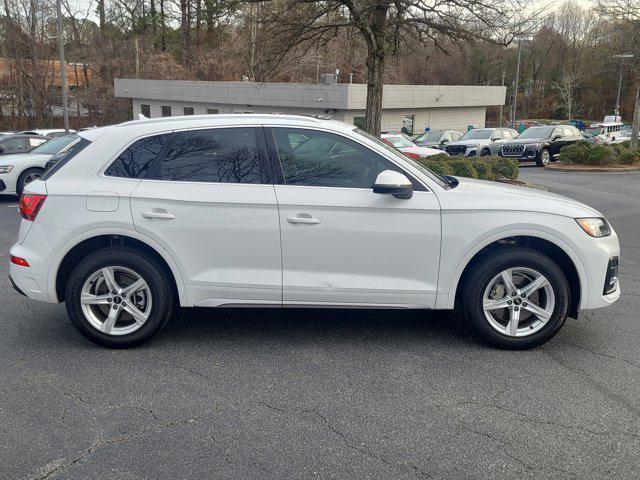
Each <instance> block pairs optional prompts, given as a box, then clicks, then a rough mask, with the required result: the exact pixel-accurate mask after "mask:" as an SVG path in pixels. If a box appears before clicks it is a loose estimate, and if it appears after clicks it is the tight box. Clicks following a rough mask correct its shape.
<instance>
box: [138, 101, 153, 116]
mask: <svg viewBox="0 0 640 480" xmlns="http://www.w3.org/2000/svg"><path fill="white" fill-rule="evenodd" d="M140 113H141V114H142V115H144V116H145V117H147V118H151V105H145V104H144V103H143V104H141V105H140Z"/></svg>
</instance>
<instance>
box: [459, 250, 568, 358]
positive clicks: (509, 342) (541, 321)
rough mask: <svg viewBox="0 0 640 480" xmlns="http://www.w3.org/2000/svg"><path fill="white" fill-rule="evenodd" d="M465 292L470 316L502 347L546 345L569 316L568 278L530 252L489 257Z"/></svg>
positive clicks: (468, 280) (469, 278) (486, 336)
mask: <svg viewBox="0 0 640 480" xmlns="http://www.w3.org/2000/svg"><path fill="white" fill-rule="evenodd" d="M463 288H464V290H463V291H462V294H463V295H464V297H463V307H464V313H465V317H466V318H467V319H468V320H469V322H470V323H471V326H472V327H473V328H474V329H475V331H476V332H477V333H478V334H479V335H480V336H481V337H482V338H483V339H484V340H486V341H487V342H489V343H491V344H492V345H495V346H497V347H501V348H508V349H525V348H532V347H535V346H538V345H541V344H543V343H545V342H547V341H548V340H550V339H551V338H552V337H553V336H554V335H555V334H556V333H558V331H559V330H560V328H562V325H563V324H564V321H565V319H566V317H567V310H568V306H569V295H570V293H569V285H568V282H567V279H566V277H565V276H564V274H563V273H562V270H561V269H560V267H559V266H558V265H557V264H556V263H555V262H553V260H551V259H550V258H549V257H547V256H546V255H544V254H542V253H540V252H538V251H536V250H532V249H529V248H523V247H508V248H501V249H498V250H496V251H494V252H492V253H491V254H489V255H486V256H484V257H483V258H482V259H481V260H479V261H478V262H477V263H476V264H475V265H474V266H473V267H472V270H471V271H470V272H469V275H468V276H467V277H466V281H465V283H464V286H463Z"/></svg>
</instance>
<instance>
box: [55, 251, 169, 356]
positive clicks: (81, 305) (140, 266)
mask: <svg viewBox="0 0 640 480" xmlns="http://www.w3.org/2000/svg"><path fill="white" fill-rule="evenodd" d="M65 300H66V304H67V312H68V314H69V318H70V319H71V321H72V323H73V324H74V325H75V327H76V328H77V329H78V330H79V331H80V333H82V334H83V335H84V336H85V337H87V338H88V339H89V340H91V341H93V342H95V343H99V344H101V345H104V346H107V347H112V348H123V347H131V346H134V345H137V344H140V343H142V342H145V341H147V340H149V339H150V338H151V337H152V336H154V335H155V334H156V333H158V331H160V329H161V328H162V327H163V326H164V325H165V324H166V323H167V321H168V320H169V318H170V317H171V312H172V311H173V309H174V302H175V295H174V291H173V288H172V287H171V283H170V281H169V279H168V278H167V274H166V273H165V272H164V271H163V269H162V268H161V267H160V266H159V265H158V264H157V262H156V261H155V260H154V259H152V258H151V257H148V256H147V255H144V254H143V253H141V252H138V251H136V250H133V249H129V248H125V247H109V248H104V249H101V250H98V251H96V252H94V253H92V254H91V255H89V256H87V257H85V258H84V259H83V260H82V261H80V263H79V264H78V265H77V266H76V268H75V269H74V270H73V272H72V273H71V276H70V278H69V281H68V283H67V288H66V295H65Z"/></svg>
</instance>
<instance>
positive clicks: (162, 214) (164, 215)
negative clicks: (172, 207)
mask: <svg viewBox="0 0 640 480" xmlns="http://www.w3.org/2000/svg"><path fill="white" fill-rule="evenodd" d="M142 216H143V217H144V218H157V219H159V220H173V219H174V218H176V214H175V213H171V212H168V211H166V210H165V209H164V208H152V209H151V210H145V211H144V212H142Z"/></svg>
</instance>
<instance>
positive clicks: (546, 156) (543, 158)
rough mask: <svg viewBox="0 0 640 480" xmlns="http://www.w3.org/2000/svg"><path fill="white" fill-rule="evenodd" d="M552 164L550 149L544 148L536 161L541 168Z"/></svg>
mask: <svg viewBox="0 0 640 480" xmlns="http://www.w3.org/2000/svg"><path fill="white" fill-rule="evenodd" d="M549 162H551V152H550V151H549V149H548V148H543V149H542V150H541V151H540V153H539V154H538V158H537V159H536V164H537V165H538V166H539V167H546V166H547V165H549Z"/></svg>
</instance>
